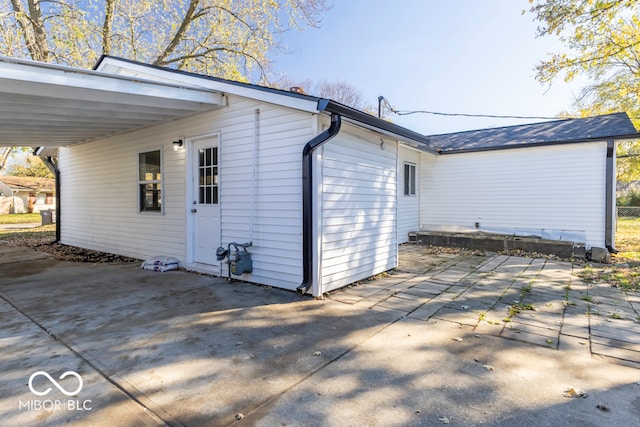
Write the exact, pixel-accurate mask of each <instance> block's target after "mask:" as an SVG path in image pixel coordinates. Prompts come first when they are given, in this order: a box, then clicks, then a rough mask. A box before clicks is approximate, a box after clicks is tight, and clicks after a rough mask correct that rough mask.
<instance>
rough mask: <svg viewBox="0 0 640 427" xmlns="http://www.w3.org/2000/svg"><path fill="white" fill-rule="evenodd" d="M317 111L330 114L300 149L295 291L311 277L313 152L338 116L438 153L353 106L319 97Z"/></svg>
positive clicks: (334, 128)
mask: <svg viewBox="0 0 640 427" xmlns="http://www.w3.org/2000/svg"><path fill="white" fill-rule="evenodd" d="M317 110H318V113H322V112H325V113H330V114H331V126H329V128H328V129H326V130H325V131H323V132H322V133H320V134H318V135H316V136H315V137H314V138H313V139H311V140H310V141H309V142H307V144H306V145H305V146H304V149H303V150H302V283H301V284H300V285H299V286H298V287H297V288H296V292H297V293H299V294H301V295H302V294H305V293H307V292H308V291H309V289H311V287H312V285H313V280H312V279H311V274H312V271H313V157H312V154H313V152H314V151H315V150H316V149H317V148H318V147H320V146H321V145H323V144H324V143H326V142H328V141H329V140H331V139H332V138H333V137H335V136H336V135H337V134H338V132H340V126H341V125H342V119H343V118H345V119H348V120H352V121H354V122H357V123H358V124H360V125H364V127H365V128H369V129H371V130H374V131H377V132H382V133H387V134H389V135H393V136H394V137H395V138H396V139H404V140H408V141H412V142H414V143H416V144H417V146H418V147H419V148H420V149H421V150H423V151H426V152H430V153H433V154H438V151H437V150H435V149H433V148H432V147H431V146H430V142H431V140H430V138H429V137H427V136H424V135H422V134H419V133H417V132H414V131H412V130H409V129H407V128H404V127H402V126H398V125H396V124H394V123H391V122H388V121H386V120H382V119H380V118H378V117H374V116H372V115H371V114H367V113H364V112H362V111H360V110H356V109H355V108H351V107H348V106H346V105H343V104H340V103H338V102H335V101H332V100H330V99H324V98H319V99H318V105H317Z"/></svg>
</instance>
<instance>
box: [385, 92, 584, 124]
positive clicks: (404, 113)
mask: <svg viewBox="0 0 640 427" xmlns="http://www.w3.org/2000/svg"><path fill="white" fill-rule="evenodd" d="M380 102H384V104H385V108H386V109H387V110H389V111H391V112H392V113H394V114H397V115H399V116H408V115H410V114H432V115H436V116H449V117H479V118H491V119H520V120H529V119H530V120H558V119H566V120H573V119H578V118H579V117H557V116H556V117H549V116H518V115H500V114H469V113H444V112H441V111H429V110H407V111H404V110H397V109H395V108H393V106H392V105H391V104H390V103H389V100H388V99H387V98H385V97H381V100H380ZM581 118H584V117H581Z"/></svg>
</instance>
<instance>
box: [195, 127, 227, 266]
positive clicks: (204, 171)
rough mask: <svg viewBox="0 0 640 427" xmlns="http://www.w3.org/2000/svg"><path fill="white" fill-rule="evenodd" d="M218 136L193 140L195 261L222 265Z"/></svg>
mask: <svg viewBox="0 0 640 427" xmlns="http://www.w3.org/2000/svg"><path fill="white" fill-rule="evenodd" d="M219 152H220V150H219V146H218V138H217V137H215V136H214V137H209V138H206V139H202V140H197V141H195V142H194V143H193V154H194V155H193V156H192V166H191V167H192V168H193V171H192V174H193V175H192V176H193V183H192V186H191V187H192V202H191V213H192V215H193V222H192V224H193V228H192V233H193V235H192V236H191V241H192V242H193V243H192V249H193V261H194V262H196V263H199V264H208V265H212V266H216V267H218V265H219V262H218V261H216V248H217V247H218V246H220V208H219V206H220V205H219V201H220V191H219V189H220V187H219V185H220V183H219V177H220V164H219V158H220V154H219Z"/></svg>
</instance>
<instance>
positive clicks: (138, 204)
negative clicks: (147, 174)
mask: <svg viewBox="0 0 640 427" xmlns="http://www.w3.org/2000/svg"><path fill="white" fill-rule="evenodd" d="M152 151H159V152H160V179H159V180H151V181H145V180H141V179H140V154H143V153H150V152H152ZM136 166H137V169H136V178H137V180H136V210H137V211H138V213H139V214H141V215H164V205H165V200H164V196H165V188H164V150H163V147H162V146H157V147H147V148H144V149H140V150H138V153H137V155H136ZM155 183H157V184H160V191H161V194H162V196H161V197H162V201H161V202H160V210H159V211H145V210H143V209H142V205H141V200H140V186H141V185H142V184H155Z"/></svg>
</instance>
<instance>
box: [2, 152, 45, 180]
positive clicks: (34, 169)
mask: <svg viewBox="0 0 640 427" xmlns="http://www.w3.org/2000/svg"><path fill="white" fill-rule="evenodd" d="M7 172H8V173H7V174H8V175H11V176H27V177H35V178H54V175H53V172H51V170H50V169H49V168H48V167H47V166H46V165H45V164H44V163H43V162H42V160H41V159H40V157H37V156H29V157H27V160H26V165H25V164H16V165H12V166H10V167H9V168H8V170H7Z"/></svg>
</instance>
